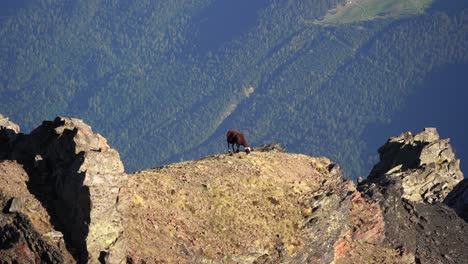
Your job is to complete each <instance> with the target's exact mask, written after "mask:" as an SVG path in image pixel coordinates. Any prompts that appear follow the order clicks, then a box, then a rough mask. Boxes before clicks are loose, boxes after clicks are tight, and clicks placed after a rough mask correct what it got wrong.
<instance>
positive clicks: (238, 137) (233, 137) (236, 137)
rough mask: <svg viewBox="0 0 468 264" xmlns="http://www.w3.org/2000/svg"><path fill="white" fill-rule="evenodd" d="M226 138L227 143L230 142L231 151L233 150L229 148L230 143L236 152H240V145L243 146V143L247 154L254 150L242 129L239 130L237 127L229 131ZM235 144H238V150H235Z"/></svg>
mask: <svg viewBox="0 0 468 264" xmlns="http://www.w3.org/2000/svg"><path fill="white" fill-rule="evenodd" d="M226 139H227V143H228V151H229V152H231V150H230V149H229V147H230V145H232V151H233V152H236V153H237V152H239V146H241V145H242V146H243V147H244V149H245V152H246V153H247V154H249V153H250V151H252V149H251V148H250V146H249V144H247V141H246V140H245V137H244V134H242V132H240V131H237V130H235V129H231V130H229V131H228V132H227V135H226ZM234 144H235V145H236V146H237V150H235V151H234Z"/></svg>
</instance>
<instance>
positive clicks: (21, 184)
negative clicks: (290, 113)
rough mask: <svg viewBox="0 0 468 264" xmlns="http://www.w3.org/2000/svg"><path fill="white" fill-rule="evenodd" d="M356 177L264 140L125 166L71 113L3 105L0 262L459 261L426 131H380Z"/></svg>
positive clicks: (461, 197) (461, 211) (454, 169)
mask: <svg viewBox="0 0 468 264" xmlns="http://www.w3.org/2000/svg"><path fill="white" fill-rule="evenodd" d="M379 153H380V161H379V163H377V164H376V166H375V167H374V168H373V170H372V171H371V173H370V175H369V176H368V177H367V178H366V179H365V180H360V181H359V182H358V184H355V183H354V182H353V181H351V180H349V179H346V178H344V177H343V174H342V172H341V169H340V167H339V166H338V165H337V164H335V163H333V162H332V161H331V160H329V159H328V158H325V157H309V156H306V155H302V154H294V153H284V152H282V151H281V148H279V147H268V146H262V147H261V148H257V149H256V150H254V151H253V152H252V153H251V154H249V155H247V154H246V153H235V154H220V155H214V156H210V157H206V158H204V159H201V160H198V161H188V162H180V163H175V164H169V165H166V166H162V167H158V168H153V169H149V170H144V171H139V172H136V173H133V174H130V175H127V174H125V173H124V170H123V165H122V162H121V161H120V158H119V155H118V153H117V151H115V150H114V149H112V148H111V147H110V146H109V145H108V144H107V142H106V140H105V138H104V137H102V136H101V135H99V134H96V133H94V132H93V131H92V130H91V128H90V127H89V126H88V125H86V124H85V123H84V122H83V121H82V120H79V119H74V118H64V117H58V118H56V119H55V120H53V121H45V122H43V124H42V125H41V126H39V127H38V128H36V129H35V130H33V131H32V132H31V133H30V134H29V135H24V134H22V133H20V130H19V127H18V126H17V125H16V124H14V123H12V122H11V121H9V120H8V119H7V118H5V117H3V116H0V206H1V208H2V212H1V213H0V230H1V232H0V260H2V261H3V262H6V263H14V261H17V262H19V263H463V262H464V261H466V259H468V252H467V251H466V247H467V245H468V237H466V234H467V231H468V224H467V222H466V219H467V218H466V215H467V213H466V212H467V211H466V208H467V204H468V202H467V199H466V195H467V193H468V191H467V184H466V180H463V174H462V172H461V171H460V169H459V162H460V161H459V160H457V159H456V157H455V153H454V151H453V150H452V148H451V146H450V144H449V141H448V140H445V139H440V137H439V135H438V134H437V131H436V130H435V129H432V128H430V129H425V130H424V131H423V132H421V133H419V134H416V135H412V134H411V133H409V132H405V133H403V134H401V135H399V136H397V137H393V138H390V139H389V140H388V142H386V143H385V144H384V145H383V146H382V147H381V148H380V149H379Z"/></svg>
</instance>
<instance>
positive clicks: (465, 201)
mask: <svg viewBox="0 0 468 264" xmlns="http://www.w3.org/2000/svg"><path fill="white" fill-rule="evenodd" d="M444 203H445V204H446V205H448V206H450V207H452V208H453V209H455V212H457V214H458V215H459V216H460V217H461V218H463V219H464V220H465V221H466V222H468V179H464V180H463V181H461V182H460V183H459V184H457V186H455V188H454V189H453V190H452V191H451V192H450V193H449V194H448V195H447V197H446V198H445V200H444Z"/></svg>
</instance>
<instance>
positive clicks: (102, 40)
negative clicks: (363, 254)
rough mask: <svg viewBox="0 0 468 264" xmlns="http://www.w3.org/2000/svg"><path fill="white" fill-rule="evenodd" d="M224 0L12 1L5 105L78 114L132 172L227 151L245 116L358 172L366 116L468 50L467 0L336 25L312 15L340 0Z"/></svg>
mask: <svg viewBox="0 0 468 264" xmlns="http://www.w3.org/2000/svg"><path fill="white" fill-rule="evenodd" d="M222 2H223V1H219V0H218V1H216V0H192V1H184V0H164V1H144V0H138V1H107V0H103V1H98V0H83V1H69V0H66V1H64V0H60V1H59V0H37V1H26V0H23V1H16V2H14V1H6V2H5V3H4V4H0V6H1V5H4V7H6V6H8V8H3V11H1V12H0V70H1V72H2V74H0V113H2V114H4V115H6V116H8V117H10V119H12V120H13V121H14V122H17V123H18V124H20V125H21V127H22V128H23V130H24V131H25V132H28V130H30V129H32V128H33V127H36V126H37V125H39V124H40V122H42V120H44V119H52V118H54V117H55V116H58V115H61V116H73V117H79V118H82V119H84V120H85V121H86V122H87V123H88V124H90V125H91V126H92V127H93V130H94V131H96V132H99V133H101V134H103V135H104V136H105V137H106V138H107V139H108V140H109V142H110V144H111V145H112V146H114V147H115V148H116V149H117V150H118V151H119V152H120V154H121V157H122V160H123V161H124V164H125V166H126V170H127V171H129V172H131V171H135V170H139V169H145V168H149V167H155V166H158V165H161V164H164V163H168V162H173V161H179V160H188V159H196V158H200V157H203V156H206V155H212V154H217V153H223V152H226V151H227V145H226V142H225V132H226V131H227V130H228V129H230V128H237V129H239V130H242V131H244V133H245V134H246V136H247V138H248V141H249V143H250V144H251V145H253V146H255V145H260V144H264V143H270V142H273V141H277V142H280V143H281V144H282V145H283V146H285V147H286V148H287V150H288V151H291V152H300V153H305V154H309V155H316V156H317V155H324V156H328V157H330V158H331V159H333V160H334V161H336V162H338V163H339V164H340V165H341V166H342V167H343V168H344V170H345V173H346V175H348V176H349V177H352V178H356V177H357V176H359V175H367V172H368V171H367V170H368V169H369V164H370V163H372V162H373V159H372V157H371V155H369V154H368V153H369V151H368V149H367V148H368V144H367V140H366V138H365V137H364V134H365V133H364V132H365V131H366V128H367V127H368V126H370V125H375V124H385V123H388V122H391V120H392V118H394V115H395V113H397V112H398V110H399V109H401V108H402V107H403V106H405V105H407V104H408V103H410V102H409V101H408V98H411V97H410V96H412V95H414V94H416V93H419V92H421V89H420V88H419V87H420V84H421V83H423V81H424V80H425V79H426V78H427V77H428V75H429V74H430V73H431V72H433V70H434V69H437V68H439V67H444V66H445V65H452V64H459V65H466V64H467V63H468V9H467V8H468V4H465V3H463V2H461V1H452V0H449V1H444V2H442V1H436V2H435V3H434V4H433V5H432V7H431V8H429V9H428V10H426V11H425V12H424V13H422V14H414V15H405V16H388V17H385V16H382V17H379V18H376V19H370V20H367V21H356V22H353V23H337V24H328V25H325V24H321V23H311V22H310V21H320V18H322V17H323V16H325V14H326V13H327V11H329V10H330V9H333V8H334V7H336V6H337V5H340V4H342V2H343V1H342V0H306V1H281V0H261V1H258V2H257V3H254V4H252V3H251V2H252V1H248V0H239V1H236V4H233V3H231V4H230V5H232V6H227V7H226V6H225V5H226V4H223V3H222ZM465 94H466V92H465ZM421 129H422V128H421ZM366 136H369V135H367V134H366ZM380 136H381V135H380ZM388 136H392V135H391V134H389V135H388ZM383 143H384V142H382V144H383Z"/></svg>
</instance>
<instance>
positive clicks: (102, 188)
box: [9, 117, 127, 263]
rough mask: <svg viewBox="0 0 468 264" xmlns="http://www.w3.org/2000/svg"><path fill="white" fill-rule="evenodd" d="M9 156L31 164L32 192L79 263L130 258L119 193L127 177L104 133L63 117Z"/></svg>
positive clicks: (37, 131) (24, 140)
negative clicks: (124, 234)
mask: <svg viewBox="0 0 468 264" xmlns="http://www.w3.org/2000/svg"><path fill="white" fill-rule="evenodd" d="M9 158H10V159H13V160H17V161H18V162H19V163H21V164H22V165H23V166H24V167H25V169H26V171H27V172H28V177H29V181H28V184H29V186H28V188H29V190H30V191H31V192H32V193H33V195H34V196H35V197H36V198H37V199H39V200H40V201H41V203H42V204H44V205H46V207H47V208H48V211H49V214H50V216H51V221H52V222H54V225H55V226H56V227H57V230H58V231H60V232H62V233H63V239H64V241H65V243H66V244H67V248H68V250H69V251H70V252H71V253H72V254H73V256H74V257H75V259H76V260H77V261H78V262H79V263H84V262H89V263H98V262H99V261H104V262H106V263H123V262H125V256H126V251H125V250H126V249H125V239H124V236H123V232H124V226H123V216H122V213H121V212H120V210H123V209H122V207H120V206H119V205H118V201H119V199H118V196H119V192H120V189H121V187H122V186H124V185H126V183H127V175H126V174H125V173H124V167H123V164H122V162H121V160H120V157H119V154H118V152H117V151H116V150H114V149H112V148H111V147H110V146H109V145H108V144H107V141H106V139H105V138H104V137H102V136H101V135H99V134H95V133H93V131H92V130H91V127H90V126H88V125H86V124H85V123H84V122H83V121H82V120H80V119H75V118H63V117H57V118H56V119H55V120H54V121H44V122H43V123H42V125H41V126H39V127H38V128H36V129H34V130H33V131H32V132H31V133H30V134H29V135H25V136H23V137H22V138H21V140H17V141H16V142H15V145H14V148H13V150H12V151H11V153H10V154H9Z"/></svg>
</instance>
